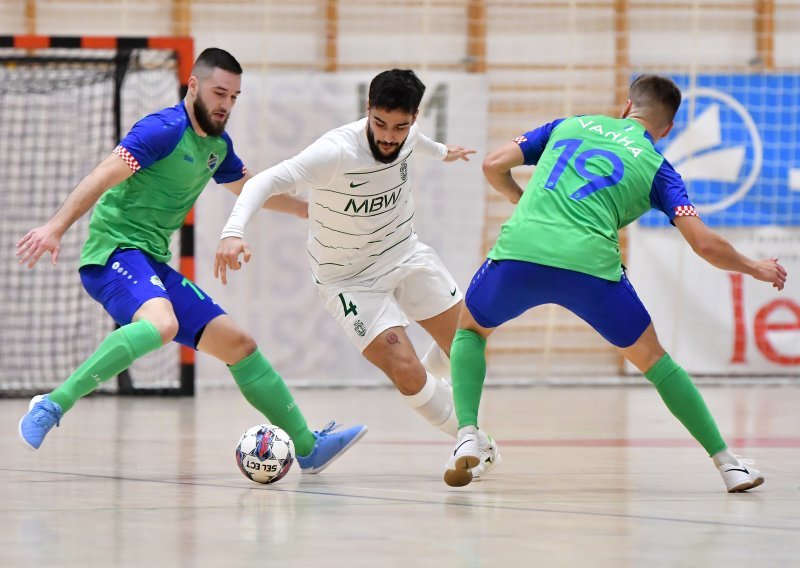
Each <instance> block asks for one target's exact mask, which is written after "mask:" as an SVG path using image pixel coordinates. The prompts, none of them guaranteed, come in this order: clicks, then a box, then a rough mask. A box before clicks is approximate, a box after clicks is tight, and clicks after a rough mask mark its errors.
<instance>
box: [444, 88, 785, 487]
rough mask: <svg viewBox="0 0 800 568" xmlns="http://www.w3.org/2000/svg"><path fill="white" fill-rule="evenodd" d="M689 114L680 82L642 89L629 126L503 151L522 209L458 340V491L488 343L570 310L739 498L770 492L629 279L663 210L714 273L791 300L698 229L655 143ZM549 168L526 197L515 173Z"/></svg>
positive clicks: (750, 263)
mask: <svg viewBox="0 0 800 568" xmlns="http://www.w3.org/2000/svg"><path fill="white" fill-rule="evenodd" d="M680 102H681V93H680V90H679V89H678V87H677V86H676V85H675V83H674V82H672V81H671V80H670V79H668V78H664V77H658V76H654V75H645V76H642V77H639V78H638V79H637V80H636V81H634V82H633V83H632V84H631V87H630V90H629V95H628V101H627V102H626V104H625V107H624V109H623V111H622V114H621V117H620V118H612V117H608V116H575V117H570V118H566V119H562V120H557V121H555V122H552V123H549V124H546V125H544V126H542V127H540V128H537V129H535V130H532V131H530V132H527V133H526V134H524V135H523V136H520V137H518V138H517V139H516V140H514V141H513V142H509V143H507V144H505V145H504V146H501V147H500V148H498V149H496V150H495V151H493V152H491V153H490V154H489V155H488V156H487V158H486V160H485V161H484V164H483V170H484V173H485V175H486V178H487V179H488V181H489V183H490V184H491V185H492V186H493V187H494V188H495V189H496V190H497V191H499V192H500V193H501V194H503V195H504V196H506V197H507V198H508V199H509V200H510V201H511V202H512V203H517V202H518V205H517V207H516V209H515V211H514V213H513V214H512V216H511V218H510V219H509V220H508V221H507V222H506V223H505V224H504V225H503V227H502V229H501V231H500V235H499V237H498V239H497V243H496V244H495V246H494V248H492V250H491V251H490V253H489V255H488V256H489V258H488V260H487V261H486V262H485V263H484V265H483V266H482V267H481V268H480V269H479V270H478V272H477V273H476V274H475V276H474V277H473V280H472V283H471V284H470V287H469V289H468V291H467V294H466V302H465V304H466V309H464V310H462V312H461V317H460V320H459V330H458V332H457V333H456V337H455V339H454V340H453V346H452V349H451V354H450V357H451V365H452V377H453V396H454V401H455V405H456V414H457V416H458V420H459V439H458V442H457V444H456V448H455V450H454V451H453V454H452V455H451V456H450V458H449V460H448V463H447V466H446V471H445V475H444V480H445V482H446V483H447V484H448V485H452V486H462V485H466V484H468V483H470V482H471V481H472V476H471V475H470V473H469V468H471V467H473V466H474V465H475V464H476V463H477V460H478V448H477V433H478V430H477V426H478V419H477V417H478V407H479V404H480V398H481V392H482V389H483V382H484V379H485V373H486V358H485V353H484V351H485V346H486V338H487V337H488V336H489V335H490V334H491V333H492V331H494V329H495V328H497V327H498V326H499V325H501V324H503V323H504V322H506V321H508V320H510V319H513V318H515V317H517V316H519V315H520V314H522V313H523V312H524V311H526V310H527V309H529V308H532V307H534V306H538V305H541V304H547V303H554V304H559V305H561V306H564V307H565V308H567V309H569V310H570V311H572V312H573V313H575V314H576V315H578V316H579V317H581V318H582V319H584V320H585V321H586V322H587V323H589V324H590V325H591V326H592V327H593V328H594V329H595V330H596V331H598V332H599V333H600V334H601V335H602V336H603V337H604V338H605V339H606V340H608V341H609V342H610V343H612V344H613V345H615V346H616V347H618V348H619V349H620V351H621V353H622V355H623V356H624V357H625V358H626V359H627V360H628V361H630V362H631V363H632V364H633V365H635V366H636V367H637V368H638V369H639V370H640V371H642V373H644V374H645V376H646V377H647V379H648V380H649V381H650V382H652V383H653V385H654V386H655V387H656V389H657V391H658V393H659V395H661V398H662V399H663V401H664V403H665V404H666V405H667V407H668V408H669V410H670V411H671V412H672V414H673V415H675V417H676V418H678V420H680V422H681V423H682V424H683V425H684V426H685V427H686V428H687V430H689V433H690V434H691V435H692V436H693V437H694V438H695V439H696V440H697V441H698V442H699V443H700V444H701V445H702V446H703V448H704V449H705V450H706V451H707V452H708V454H709V455H710V456H711V457H712V459H713V461H714V464H715V465H716V466H717V467H718V469H719V471H720V473H721V474H722V478H723V481H724V482H725V485H726V487H727V489H728V491H729V492H735V491H745V490H747V489H750V488H752V487H756V486H757V485H760V484H761V483H763V482H764V476H763V475H762V474H761V473H760V472H759V471H757V470H756V469H754V468H752V467H751V465H750V463H749V462H748V461H744V460H740V459H739V458H738V457H736V456H734V455H733V454H732V453H731V452H730V451H729V450H728V447H727V445H726V443H725V441H724V440H723V438H722V436H721V434H720V432H719V430H718V428H717V426H716V423H715V422H714V419H713V417H712V416H711V414H710V412H709V410H708V408H707V407H706V405H705V402H704V401H703V398H702V396H701V395H700V393H699V391H698V390H697V388H696V387H695V385H694V383H693V382H692V380H691V378H690V377H689V375H688V374H687V373H686V371H684V370H683V369H682V368H681V367H680V366H679V365H678V364H677V363H676V362H674V361H673V360H672V359H671V358H670V356H669V355H668V354H667V353H666V352H665V351H664V348H663V347H662V346H661V344H660V343H659V341H658V338H657V336H656V333H655V330H654V328H653V324H652V321H651V319H650V315H649V314H648V312H647V310H646V309H645V307H644V305H643V304H642V302H641V301H640V300H639V298H638V296H637V295H636V292H635V290H634V289H633V286H632V285H631V283H630V282H629V281H628V279H627V277H626V276H625V272H624V269H623V267H622V264H621V258H620V250H619V234H618V233H619V230H620V229H621V228H622V227H624V226H625V225H627V224H629V223H631V222H632V221H634V220H636V219H637V218H639V217H640V216H642V215H643V214H644V213H646V212H647V211H649V210H650V209H651V208H655V209H659V210H661V211H662V212H664V213H665V214H666V215H667V216H668V218H669V219H670V221H671V222H672V223H673V224H674V225H675V226H676V227H677V228H678V230H679V231H680V232H681V235H683V237H684V238H685V239H686V241H687V242H688V243H689V245H690V246H691V247H692V249H693V250H694V251H695V252H696V253H697V254H698V255H700V256H701V257H702V258H703V259H705V260H706V261H708V262H709V263H710V264H712V265H713V266H716V267H717V268H721V269H723V270H731V271H736V272H741V273H744V274H749V275H750V276H752V277H753V278H755V279H757V280H761V281H764V282H769V283H771V284H772V285H773V286H774V287H775V288H777V289H778V290H781V289H783V286H784V283H785V281H786V270H785V269H784V268H783V267H782V266H781V265H780V264H779V263H778V261H777V259H776V258H769V259H764V260H760V261H756V260H752V259H749V258H747V257H746V256H744V255H742V254H741V253H739V252H738V251H737V250H736V249H734V247H733V246H732V245H731V244H730V243H729V242H728V241H726V240H725V239H724V238H722V237H721V236H720V235H718V234H717V233H715V232H714V231H712V230H710V229H709V228H708V227H707V226H706V225H705V224H704V223H703V222H702V221H701V220H700V218H699V217H698V215H697V211H696V210H695V208H694V206H693V205H692V203H691V201H690V200H689V198H688V196H687V193H686V187H685V186H684V184H683V181H682V180H681V178H680V176H679V175H678V174H677V173H676V172H675V170H674V169H673V168H672V166H671V165H670V164H669V162H667V161H666V160H665V159H664V157H663V156H662V155H661V154H660V153H659V152H658V150H656V148H655V146H654V144H655V143H656V142H657V141H658V140H659V139H660V138H663V137H664V136H666V135H667V134H668V133H669V131H670V130H671V129H672V126H673V119H674V117H675V113H676V112H677V110H678V107H679V106H680ZM523 164H526V165H536V166H537V167H536V170H535V172H534V174H533V176H532V178H531V180H530V182H529V183H528V186H527V188H526V190H525V191H524V192H523V191H522V189H521V188H520V187H519V186H518V185H517V183H516V182H515V181H514V179H513V178H512V176H511V169H512V168H514V167H517V166H521V165H523Z"/></svg>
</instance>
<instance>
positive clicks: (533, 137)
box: [514, 118, 564, 166]
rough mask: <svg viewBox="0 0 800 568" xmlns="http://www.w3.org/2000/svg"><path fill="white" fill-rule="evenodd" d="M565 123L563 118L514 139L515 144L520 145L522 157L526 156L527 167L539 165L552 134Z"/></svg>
mask: <svg viewBox="0 0 800 568" xmlns="http://www.w3.org/2000/svg"><path fill="white" fill-rule="evenodd" d="M563 121H564V119H563V118H559V119H558V120H554V121H553V122H549V123H547V124H545V125H543V126H540V127H539V128H536V129H534V130H531V131H530V132H526V133H525V134H523V135H522V136H517V137H516V138H514V142H516V143H517V144H519V147H520V149H521V150H522V155H523V156H525V165H526V166H535V165H536V164H538V163H539V158H541V157H542V153H543V152H544V148H545V146H547V142H548V140H550V134H552V133H553V129H554V128H555V127H556V126H558V125H559V124H561V123H562V122H563Z"/></svg>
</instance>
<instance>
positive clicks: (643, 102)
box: [628, 75, 681, 124]
mask: <svg viewBox="0 0 800 568" xmlns="http://www.w3.org/2000/svg"><path fill="white" fill-rule="evenodd" d="M628 98H629V99H630V100H631V102H632V103H633V106H634V107H636V108H639V109H642V110H643V111H645V112H650V113H657V114H658V115H660V116H659V117H658V118H662V119H663V120H664V121H665V123H666V124H668V123H670V122H672V121H673V120H674V118H675V114H676V113H677V112H678V108H679V107H680V106H681V90H680V89H679V88H678V85H676V84H675V81H673V80H672V79H670V78H669V77H662V76H660V75H640V76H639V77H637V78H636V79H635V80H634V81H633V83H631V86H630V89H628ZM654 118H655V117H654Z"/></svg>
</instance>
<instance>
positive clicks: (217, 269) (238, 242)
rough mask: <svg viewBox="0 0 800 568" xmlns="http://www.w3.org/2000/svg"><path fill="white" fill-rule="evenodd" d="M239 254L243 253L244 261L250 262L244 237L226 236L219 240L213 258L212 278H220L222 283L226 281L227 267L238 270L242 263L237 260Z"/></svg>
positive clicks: (248, 249) (249, 254)
mask: <svg viewBox="0 0 800 568" xmlns="http://www.w3.org/2000/svg"><path fill="white" fill-rule="evenodd" d="M239 255H243V256H242V258H243V260H244V262H250V257H251V256H252V254H251V253H250V247H249V246H248V245H247V242H245V240H244V239H242V238H239V237H226V238H224V239H222V240H220V242H219V246H218V247H217V255H216V257H215V258H214V278H219V279H220V280H222V283H223V284H227V283H228V268H230V269H231V270H239V269H240V268H241V267H242V264H241V263H240V262H239Z"/></svg>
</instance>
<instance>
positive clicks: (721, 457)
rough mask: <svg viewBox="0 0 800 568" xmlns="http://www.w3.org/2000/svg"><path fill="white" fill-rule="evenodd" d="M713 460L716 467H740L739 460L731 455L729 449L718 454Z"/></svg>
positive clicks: (712, 457)
mask: <svg viewBox="0 0 800 568" xmlns="http://www.w3.org/2000/svg"><path fill="white" fill-rule="evenodd" d="M711 459H712V460H714V465H715V466H717V467H720V466H721V465H739V460H738V459H737V458H736V456H735V455H733V454H732V453H731V451H730V450H729V449H728V448H725V449H724V450H722V451H721V452H717V453H716V454H714V455H713V456H711Z"/></svg>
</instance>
